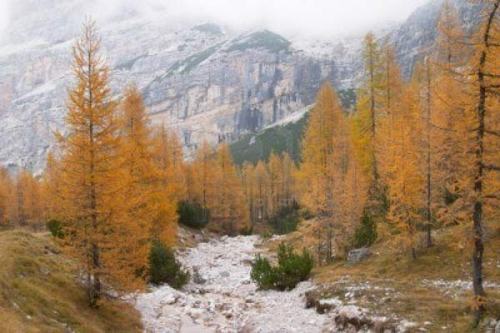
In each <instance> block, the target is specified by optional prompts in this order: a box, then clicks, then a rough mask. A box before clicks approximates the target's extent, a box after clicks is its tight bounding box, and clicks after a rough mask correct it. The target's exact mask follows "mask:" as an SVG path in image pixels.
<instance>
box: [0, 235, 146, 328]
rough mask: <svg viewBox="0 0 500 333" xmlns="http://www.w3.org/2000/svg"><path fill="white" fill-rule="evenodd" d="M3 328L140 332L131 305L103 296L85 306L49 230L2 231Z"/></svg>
mask: <svg viewBox="0 0 500 333" xmlns="http://www.w3.org/2000/svg"><path fill="white" fill-rule="evenodd" d="M0 288H1V294H0V323H1V326H2V332H6V333H10V332H13V333H14V332H15V333H17V332H23V333H24V332H26V333H29V332H68V331H75V332H141V330H142V327H141V323H140V316H139V313H138V312H137V311H136V310H135V309H134V308H133V307H132V306H131V305H129V304H125V303H122V302H117V301H111V300H105V301H104V302H103V304H102V305H101V306H100V308H99V309H97V310H95V309H90V308H89V307H88V306H87V305H86V298H85V293H84V290H83V288H82V286H81V285H79V284H78V283H77V281H76V273H75V266H74V264H73V263H72V262H71V261H70V260H68V259H67V258H65V257H64V256H63V255H62V254H61V253H60V250H59V248H58V247H57V246H56V245H55V244H54V243H53V242H52V240H51V238H50V236H49V235H47V234H32V233H29V232H26V231H2V232H0Z"/></svg>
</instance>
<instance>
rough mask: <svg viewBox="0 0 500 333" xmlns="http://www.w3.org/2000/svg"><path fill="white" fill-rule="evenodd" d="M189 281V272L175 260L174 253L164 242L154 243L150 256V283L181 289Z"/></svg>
mask: <svg viewBox="0 0 500 333" xmlns="http://www.w3.org/2000/svg"><path fill="white" fill-rule="evenodd" d="M188 281H189V272H187V271H185V270H184V269H183V268H182V266H181V264H180V263H179V262H178V261H177V259H175V254H174V251H172V249H170V248H168V247H167V246H166V245H165V244H163V243H162V242H160V241H154V242H153V244H152V247H151V252H150V254H149V282H150V283H152V284H154V285H160V284H163V283H167V284H168V285H170V286H171V287H172V288H176V289H179V288H182V286H184V285H185V284H186V283H187V282H188Z"/></svg>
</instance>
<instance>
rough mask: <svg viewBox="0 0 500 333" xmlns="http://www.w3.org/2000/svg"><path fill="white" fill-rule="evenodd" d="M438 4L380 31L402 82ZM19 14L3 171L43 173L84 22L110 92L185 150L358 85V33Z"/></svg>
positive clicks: (49, 10)
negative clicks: (136, 98)
mask: <svg viewBox="0 0 500 333" xmlns="http://www.w3.org/2000/svg"><path fill="white" fill-rule="evenodd" d="M441 3H442V0H432V1H429V4H427V5H425V6H423V7H422V8H421V9H419V10H417V11H415V13H414V14H413V15H411V16H410V18H409V19H408V20H407V21H406V22H402V23H401V24H400V25H397V26H395V27H394V29H392V30H391V31H379V32H378V34H379V35H380V36H379V37H380V38H381V39H383V38H384V37H386V36H387V37H389V39H390V40H391V41H393V42H394V46H395V48H396V50H397V54H398V58H399V59H398V60H399V62H400V64H401V66H402V69H403V72H405V73H408V72H409V71H410V70H411V68H412V66H413V64H414V62H415V61H416V60H417V59H419V57H420V56H421V55H422V50H424V51H426V50H427V49H428V48H429V47H430V46H431V45H432V43H433V42H434V39H435V36H436V28H435V24H436V19H437V17H438V13H439V8H440V5H441ZM454 3H455V4H456V5H457V7H458V8H459V12H460V16H461V19H462V21H463V24H464V25H465V26H467V27H471V26H473V24H472V23H473V22H474V20H475V18H476V16H477V6H472V5H470V4H469V3H468V2H466V1H465V0H454ZM15 4H16V5H15V6H13V8H11V10H12V17H13V19H12V22H10V24H9V26H8V28H7V34H5V35H6V36H7V38H5V40H3V41H2V43H1V44H0V77H1V80H0V119H1V120H2V121H1V122H0V137H1V138H2V139H1V143H2V145H1V148H0V164H1V165H3V166H7V167H9V168H10V169H17V168H19V167H26V168H29V169H31V170H34V171H41V169H42V168H43V166H44V164H45V156H46V153H47V151H48V150H49V149H50V148H51V147H52V146H53V143H54V140H53V130H54V129H60V130H64V124H63V123H64V115H65V113H66V110H65V101H66V97H67V96H66V88H67V86H68V84H69V83H70V82H71V76H70V59H71V45H72V43H73V42H74V38H75V37H76V36H77V35H78V33H79V30H80V28H81V23H82V20H83V18H84V16H85V13H90V14H93V15H96V18H97V20H98V24H99V28H100V30H101V32H102V35H103V46H104V48H105V50H106V54H107V59H108V61H109V65H110V67H111V69H112V71H113V75H112V76H111V78H112V86H113V88H114V93H115V94H116V95H119V94H120V91H119V90H118V87H123V86H125V85H126V84H127V83H130V82H135V83H136V84H137V85H138V87H139V88H140V89H141V90H142V92H143V94H144V96H145V99H146V104H147V106H148V108H149V109H150V111H151V113H152V114H153V120H154V121H155V122H156V123H164V124H166V125H168V126H170V127H171V128H173V129H175V130H176V132H177V133H178V134H179V135H180V136H181V138H182V140H183V143H184V145H185V147H186V148H187V149H194V148H196V146H197V145H198V144H199V143H200V142H201V141H202V140H203V139H207V140H209V141H210V142H212V143H216V142H217V141H218V140H219V139H220V138H221V137H224V138H226V139H229V140H231V141H234V140H237V139H239V138H240V137H242V136H245V135H247V134H249V133H250V134H252V133H255V132H259V131H260V130H262V129H264V128H266V127H268V126H270V125H273V124H276V123H279V122H280V121H281V120H282V119H285V118H286V117H288V116H290V115H293V114H294V113H296V112H298V111H299V110H301V109H303V108H304V107H306V106H308V105H310V104H311V103H313V100H314V97H315V95H316V93H317V90H318V88H319V86H320V84H321V82H322V81H324V80H328V81H331V82H332V83H333V84H334V85H335V87H336V88H337V89H347V91H349V89H352V88H356V87H357V86H358V85H359V81H360V79H361V77H362V71H363V66H362V61H361V57H360V48H361V42H362V36H361V35H357V36H352V37H349V38H347V37H345V38H340V37H339V38H335V37H332V38H325V39H324V40H307V41H306V42H304V41H303V40H295V39H294V38H293V36H281V35H279V34H276V33H275V32H272V31H269V30H265V29H258V28H257V29H255V30H254V31H237V30H232V29H231V28H228V27H224V26H219V25H217V24H214V23H203V22H177V21H176V20H175V18H172V17H170V16H169V15H168V13H159V14H158V17H156V18H154V19H153V18H151V17H149V16H147V17H145V16H142V15H141V14H140V13H138V12H136V11H133V10H130V11H127V10H124V11H118V12H116V13H114V14H113V15H112V16H111V17H108V18H107V19H105V20H104V19H102V18H101V17H100V15H98V14H99V9H98V7H96V6H97V1H95V0H93V1H82V0H71V1H64V2H61V1H52V0H41V1H30V0H20V1H15ZM53 13H62V14H63V15H53ZM429 27H432V28H431V29H429ZM130 40H133V41H134V42H133V43H127V42H126V41H130ZM351 92H352V90H351ZM347 97H348V98H350V97H349V96H347ZM351 97H352V96H351Z"/></svg>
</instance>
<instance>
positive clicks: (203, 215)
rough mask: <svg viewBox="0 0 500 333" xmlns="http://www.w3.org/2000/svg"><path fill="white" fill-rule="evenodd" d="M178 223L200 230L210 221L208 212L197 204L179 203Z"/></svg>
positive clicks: (189, 202) (191, 202) (190, 202)
mask: <svg viewBox="0 0 500 333" xmlns="http://www.w3.org/2000/svg"><path fill="white" fill-rule="evenodd" d="M177 213H178V214H179V223H181V224H183V225H186V226H188V227H191V228H196V229H202V228H204V227H205V226H206V225H207V224H208V222H209V220H210V211H209V210H208V208H203V207H202V206H201V205H200V204H199V203H198V202H193V201H181V202H179V205H178V207H177Z"/></svg>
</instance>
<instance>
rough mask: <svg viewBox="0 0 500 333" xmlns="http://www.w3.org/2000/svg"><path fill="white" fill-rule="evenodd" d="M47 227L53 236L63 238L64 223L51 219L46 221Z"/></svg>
mask: <svg viewBox="0 0 500 333" xmlns="http://www.w3.org/2000/svg"><path fill="white" fill-rule="evenodd" d="M46 225H47V229H49V231H50V233H51V234H52V236H54V237H56V238H63V237H64V233H63V229H62V223H61V222H59V221H57V220H49V221H47V223H46Z"/></svg>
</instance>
